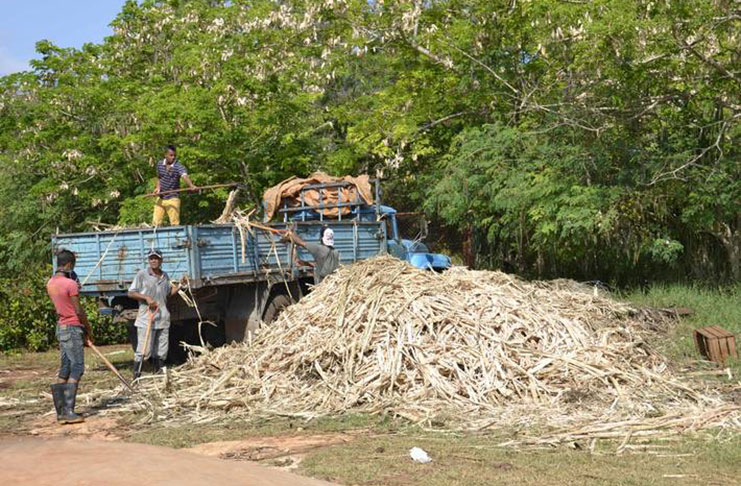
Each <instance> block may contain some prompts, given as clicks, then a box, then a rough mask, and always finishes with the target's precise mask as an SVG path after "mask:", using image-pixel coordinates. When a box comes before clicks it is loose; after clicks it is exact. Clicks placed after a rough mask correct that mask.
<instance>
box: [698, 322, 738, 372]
mask: <svg viewBox="0 0 741 486" xmlns="http://www.w3.org/2000/svg"><path fill="white" fill-rule="evenodd" d="M695 345H696V346H697V350H698V351H699V352H700V354H702V355H703V356H705V357H706V358H707V359H709V360H710V361H715V362H716V363H721V364H723V363H725V362H726V359H728V358H737V357H738V354H736V339H735V338H734V336H733V333H732V332H730V331H728V330H726V329H723V328H722V327H718V326H708V327H703V328H702V329H695Z"/></svg>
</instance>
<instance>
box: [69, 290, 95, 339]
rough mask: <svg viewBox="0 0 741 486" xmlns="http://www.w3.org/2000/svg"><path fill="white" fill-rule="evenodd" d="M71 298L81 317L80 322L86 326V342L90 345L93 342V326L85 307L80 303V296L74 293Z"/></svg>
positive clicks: (76, 311)
mask: <svg viewBox="0 0 741 486" xmlns="http://www.w3.org/2000/svg"><path fill="white" fill-rule="evenodd" d="M70 299H72V304H73V305H74V306H75V313H76V314H77V317H78V318H79V319H80V323H81V324H82V325H83V326H85V331H86V336H85V344H86V345H90V344H92V342H93V329H92V327H90V321H88V319H87V314H86V313H85V309H83V308H82V304H81V303H80V296H79V295H73V296H72V297H70Z"/></svg>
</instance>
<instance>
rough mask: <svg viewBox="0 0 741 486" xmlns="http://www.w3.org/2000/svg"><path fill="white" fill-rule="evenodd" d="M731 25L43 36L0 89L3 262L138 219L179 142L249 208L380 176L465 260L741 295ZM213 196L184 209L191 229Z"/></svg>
mask: <svg viewBox="0 0 741 486" xmlns="http://www.w3.org/2000/svg"><path fill="white" fill-rule="evenodd" d="M739 18H740V16H739V12H738V10H737V8H736V6H735V4H734V2H731V1H730V0H712V1H707V0H671V1H669V0H667V1H664V2H655V1H648V0H628V1H617V0H594V1H589V2H565V1H561V0H543V1H538V2H533V1H512V0H506V1H505V0H465V1H464V0H427V1H422V0H404V1H401V0H395V1H394V0H373V1H367V0H292V1H274V0H252V1H247V0H230V1H227V0H167V1H164V0H163V1H154V0H145V1H143V2H135V1H133V0H130V1H128V2H126V4H125V5H124V6H123V8H122V10H121V13H120V14H119V15H118V16H117V17H116V19H114V20H113V22H112V26H113V29H114V34H113V35H112V36H110V37H108V38H106V40H105V41H104V42H102V43H101V44H87V45H85V46H83V47H82V48H81V49H65V48H60V47H58V46H55V45H53V44H51V43H49V42H47V41H41V42H39V43H38V45H37V51H38V59H37V60H35V61H34V62H33V69H32V70H31V71H29V72H23V73H17V74H13V75H10V76H6V77H4V78H0V163H2V165H3V169H4V170H3V171H2V174H0V229H1V230H2V231H0V261H2V265H3V267H5V269H6V270H8V271H14V272H20V271H22V270H23V269H24V268H27V267H28V265H29V263H30V262H38V261H46V260H47V259H48V241H49V235H50V234H51V233H52V232H54V231H56V230H57V229H59V230H60V231H64V232H68V231H76V230H82V229H86V228H88V225H87V223H86V221H90V220H95V221H103V222H107V223H125V224H132V223H136V222H142V221H143V220H148V219H149V211H150V207H151V200H148V199H146V198H144V197H143V196H142V195H143V194H144V193H146V192H148V191H149V190H150V189H151V188H152V183H153V178H154V171H153V166H154V163H155V161H156V160H158V159H159V158H160V157H161V153H162V151H163V150H162V149H163V146H164V145H165V144H167V143H174V144H176V145H178V146H179V147H180V153H179V156H180V158H181V160H183V161H184V162H185V164H186V165H187V166H188V168H189V170H190V173H191V175H192V177H193V179H194V180H195V182H196V183H197V184H209V183H218V182H228V181H232V180H239V181H245V182H247V183H248V184H249V185H250V187H251V189H252V194H251V195H250V196H249V197H250V199H253V200H254V199H256V198H257V197H258V195H259V194H260V192H261V191H262V189H264V188H265V187H267V186H268V185H271V184H273V183H275V182H277V181H279V180H281V179H282V178H284V177H287V176H289V175H294V174H306V173H308V172H310V171H312V170H315V169H323V170H326V171H329V172H331V173H335V174H343V173H352V172H361V171H368V172H371V173H377V174H379V175H382V176H383V177H384V179H385V181H386V182H385V189H386V191H385V192H386V199H387V200H389V201H391V202H392V203H394V204H396V205H397V206H399V207H400V208H401V209H404V210H417V209H419V208H424V209H425V210H426V211H427V212H428V214H429V216H430V217H431V219H432V221H433V224H434V226H435V227H437V228H439V229H440V232H438V235H440V236H439V238H440V240H441V241H439V243H441V244H443V245H444V246H445V247H447V248H450V249H451V250H453V251H460V245H459V244H458V243H460V242H461V241H462V240H463V239H464V236H463V235H464V234H470V235H473V236H472V239H473V240H474V241H473V242H474V243H475V245H476V246H477V248H478V264H479V265H482V266H508V265H511V266H512V267H513V268H515V269H517V270H518V271H520V272H522V273H527V274H533V275H535V274H538V275H542V276H549V275H550V276H554V275H569V276H576V277H580V278H589V279H592V278H600V279H604V280H610V279H614V280H618V281H622V282H629V281H635V280H637V279H643V278H652V277H657V276H660V277H667V278H680V277H686V276H699V277H703V278H711V279H718V278H733V279H736V280H738V279H739V278H741V263H740V262H741V209H740V208H741V205H740V204H739V202H740V201H741V182H740V181H741V164H740V163H739V152H738V148H737V147H738V146H739V144H738V137H739V123H738V121H739V117H740V116H741V115H740V114H739V110H740V106H739V105H738V100H739V99H741V96H740V95H741V93H740V92H739V75H740V74H739V52H740V51H739V35H738V32H739ZM225 196H226V194H225V193H223V192H222V193H210V194H207V195H204V196H202V197H199V198H194V197H191V198H188V199H186V200H185V202H184V204H185V207H184V215H185V217H186V220H187V221H188V222H198V221H208V220H210V219H211V218H212V217H213V216H215V215H217V214H218V213H219V211H220V210H221V205H222V203H223V200H224V198H225ZM443 239H444V240H445V241H442V240H443Z"/></svg>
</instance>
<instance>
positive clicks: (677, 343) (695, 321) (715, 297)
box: [621, 284, 741, 376]
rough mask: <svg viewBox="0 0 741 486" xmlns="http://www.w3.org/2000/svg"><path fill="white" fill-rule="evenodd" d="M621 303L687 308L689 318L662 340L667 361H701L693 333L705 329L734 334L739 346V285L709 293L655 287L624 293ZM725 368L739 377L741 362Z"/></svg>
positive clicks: (695, 288)
mask: <svg viewBox="0 0 741 486" xmlns="http://www.w3.org/2000/svg"><path fill="white" fill-rule="evenodd" d="M621 297H622V298H623V299H625V300H628V301H630V302H632V303H633V304H635V305H639V306H648V307H657V308H666V307H689V308H690V309H692V310H693V311H694V314H692V315H691V316H686V317H682V318H681V319H680V320H679V322H678V323H677V324H676V325H675V326H674V327H673V328H671V329H670V330H669V332H668V335H667V336H666V338H662V340H661V342H660V343H659V344H660V348H661V351H662V352H663V353H664V354H666V355H667V356H668V357H669V358H672V359H673V360H676V361H678V362H683V363H687V362H689V361H692V360H699V359H703V358H702V356H700V354H699V353H698V352H697V350H696V349H695V342H694V338H693V331H694V330H695V329H699V328H701V327H705V326H720V327H722V328H725V329H728V330H729V331H731V332H732V333H734V334H736V341H737V348H739V347H741V346H739V345H740V344H741V342H739V337H740V336H741V285H736V286H734V287H730V288H725V289H709V288H706V287H701V286H693V285H679V284H675V285H654V286H652V287H650V288H649V289H648V290H647V291H645V292H643V291H634V292H630V293H625V294H623V295H622V296H621ZM728 365H729V366H730V367H731V368H732V369H733V370H734V371H735V374H736V375H737V376H738V375H739V374H741V362H740V361H739V360H735V361H731V362H729V363H728Z"/></svg>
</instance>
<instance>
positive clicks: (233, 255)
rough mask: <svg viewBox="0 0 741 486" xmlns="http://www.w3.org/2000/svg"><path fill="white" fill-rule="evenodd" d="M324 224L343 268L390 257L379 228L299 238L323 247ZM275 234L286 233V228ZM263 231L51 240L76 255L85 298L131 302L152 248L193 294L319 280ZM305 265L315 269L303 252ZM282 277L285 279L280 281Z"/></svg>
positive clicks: (309, 230)
mask: <svg viewBox="0 0 741 486" xmlns="http://www.w3.org/2000/svg"><path fill="white" fill-rule="evenodd" d="M323 224H326V225H328V226H329V227H331V228H332V229H333V230H334V233H335V248H336V249H337V250H339V252H340V259H341V263H343V264H348V263H352V262H354V261H357V260H362V259H366V258H370V257H373V256H375V255H378V254H380V253H383V252H385V251H386V227H385V225H384V223H383V222H377V221H370V222H369V221H355V220H353V221H327V220H325V221H324V222H316V221H312V222H295V223H290V225H291V226H293V227H295V230H296V232H297V234H298V235H299V236H300V237H301V238H302V239H304V241H307V242H318V241H319V233H320V231H321V227H322V225H323ZM270 226H271V227H274V228H277V229H285V228H286V227H287V223H273V224H271V225H270ZM279 238H280V237H279V236H278V235H276V234H272V233H270V232H267V231H264V230H258V229H254V230H253V231H252V232H249V231H247V230H244V240H243V238H242V236H241V235H240V231H239V228H237V227H236V226H235V225H233V224H218V225H216V224H210V225H194V226H168V227H159V228H137V229H123V230H112V231H104V232H94V233H73V234H58V235H53V236H52V249H53V251H54V252H56V251H58V250H60V249H62V248H65V249H68V250H71V251H73V252H74V253H76V254H77V263H76V266H75V272H76V273H77V275H78V277H79V278H80V282H81V283H82V284H83V286H82V290H81V292H82V293H83V294H85V295H95V296H114V295H122V294H125V293H126V291H127V289H128V287H129V285H130V283H131V281H132V279H133V278H134V275H136V272H137V271H138V270H140V269H142V268H146V266H147V254H148V252H149V250H150V249H151V248H158V249H159V250H161V251H162V253H163V256H164V259H163V264H162V267H163V269H164V270H165V271H166V272H167V273H168V274H169V276H170V278H171V279H173V280H179V279H181V278H182V277H183V276H187V277H188V279H189V280H190V281H191V286H192V288H200V287H207V286H218V285H225V284H234V283H243V282H256V281H266V280H268V279H269V278H275V277H278V278H286V279H287V280H295V279H298V278H301V277H306V276H310V275H312V270H311V269H310V268H309V267H297V266H296V264H295V262H294V261H293V259H292V258H291V255H292V251H293V245H291V244H286V243H280V242H279ZM298 258H300V259H301V260H304V261H312V260H313V259H312V257H311V254H309V253H308V252H307V251H305V250H304V249H303V248H298ZM281 275H282V277H281Z"/></svg>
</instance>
